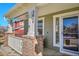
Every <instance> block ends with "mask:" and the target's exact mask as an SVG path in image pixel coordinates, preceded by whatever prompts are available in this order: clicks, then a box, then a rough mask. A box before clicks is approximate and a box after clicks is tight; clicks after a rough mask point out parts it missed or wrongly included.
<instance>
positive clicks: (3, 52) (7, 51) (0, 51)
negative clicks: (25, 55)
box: [0, 46, 20, 56]
mask: <svg viewBox="0 0 79 59" xmlns="http://www.w3.org/2000/svg"><path fill="white" fill-rule="evenodd" d="M0 56H20V55H19V54H18V53H16V52H15V51H14V50H13V49H11V48H10V47H3V46H1V47H0Z"/></svg>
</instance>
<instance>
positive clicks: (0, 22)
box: [0, 3, 15, 26]
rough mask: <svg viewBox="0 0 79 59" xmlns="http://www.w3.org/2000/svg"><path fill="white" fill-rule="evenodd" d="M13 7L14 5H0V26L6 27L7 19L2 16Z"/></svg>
mask: <svg viewBox="0 0 79 59" xmlns="http://www.w3.org/2000/svg"><path fill="white" fill-rule="evenodd" d="M14 5H15V3H0V26H7V25H8V22H7V19H4V15H5V14H6V13H7V12H8V11H9V10H10V9H11V8H12V7H13V6H14Z"/></svg>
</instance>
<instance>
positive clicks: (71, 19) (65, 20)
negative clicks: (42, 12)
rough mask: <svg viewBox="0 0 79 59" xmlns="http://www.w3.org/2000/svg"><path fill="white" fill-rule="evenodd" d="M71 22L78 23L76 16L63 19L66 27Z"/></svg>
mask: <svg viewBox="0 0 79 59" xmlns="http://www.w3.org/2000/svg"><path fill="white" fill-rule="evenodd" d="M73 23H74V24H77V23H78V17H73V18H67V19H64V25H65V26H67V27H69V26H71V25H72V24H73Z"/></svg>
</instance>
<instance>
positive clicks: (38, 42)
mask: <svg viewBox="0 0 79 59" xmlns="http://www.w3.org/2000/svg"><path fill="white" fill-rule="evenodd" d="M42 52H43V37H42V36H36V37H31V36H27V37H26V38H25V39H23V48H22V53H23V54H22V55H23V56H38V55H42Z"/></svg>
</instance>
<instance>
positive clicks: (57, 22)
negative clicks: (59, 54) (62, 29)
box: [55, 17, 59, 45]
mask: <svg viewBox="0 0 79 59" xmlns="http://www.w3.org/2000/svg"><path fill="white" fill-rule="evenodd" d="M55 33H56V34H55V38H56V41H55V43H56V45H59V17H56V23H55Z"/></svg>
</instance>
